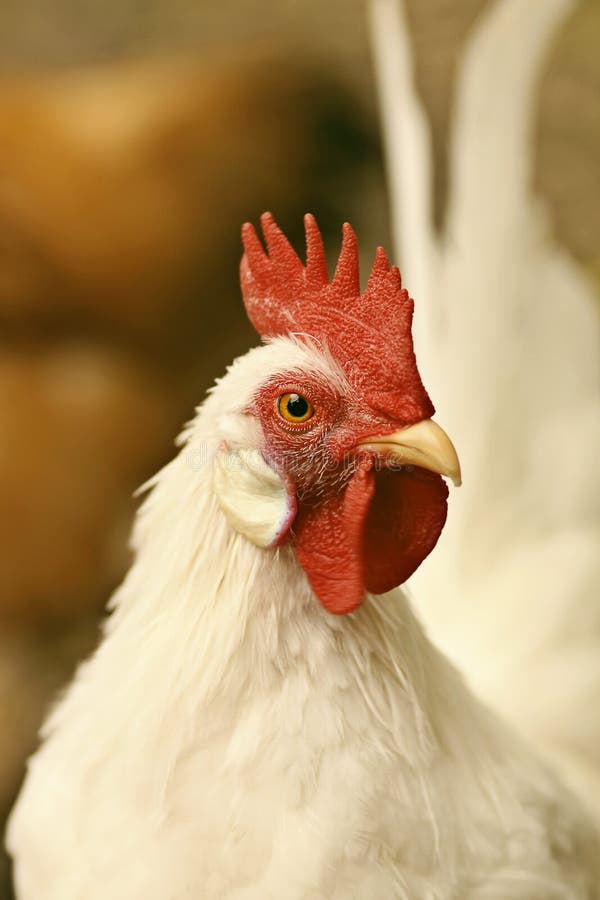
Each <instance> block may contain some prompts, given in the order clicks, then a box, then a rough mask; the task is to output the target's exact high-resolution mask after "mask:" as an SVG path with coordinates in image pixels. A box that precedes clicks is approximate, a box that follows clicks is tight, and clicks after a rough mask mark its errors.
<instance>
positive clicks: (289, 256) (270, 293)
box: [241, 213, 434, 424]
mask: <svg viewBox="0 0 600 900" xmlns="http://www.w3.org/2000/svg"><path fill="white" fill-rule="evenodd" d="M261 225H262V230H263V234H264V238H265V242H266V245H267V251H268V254H267V253H265V251H264V249H263V246H262V244H261V242H260V240H259V238H258V236H257V234H256V231H255V230H254V227H253V226H252V225H250V224H249V223H246V224H245V225H244V227H243V228H242V241H243V244H244V250H245V253H244V256H243V257H242V262H241V284H242V294H243V297H244V303H245V306H246V311H247V313H248V316H249V318H250V321H251V322H252V324H253V325H254V327H255V328H256V330H257V331H258V333H259V334H260V335H261V337H263V338H269V337H278V336H281V335H290V334H301V335H305V336H309V337H312V338H313V339H314V340H316V341H317V342H318V343H320V344H322V345H324V346H326V347H327V349H328V350H329V352H330V353H331V354H332V355H333V356H334V358H335V359H336V360H337V362H338V363H339V364H340V365H341V366H342V368H343V370H344V372H345V373H346V376H347V378H348V379H349V381H350V382H351V383H352V384H353V385H354V386H355V387H356V389H357V390H359V391H360V393H361V395H362V396H363V397H364V398H365V400H366V401H367V402H368V404H369V405H370V406H371V407H372V408H373V409H375V410H378V411H380V412H383V413H385V414H386V415H389V416H391V417H392V418H393V419H397V420H399V421H401V422H406V423H407V424H408V423H411V422H416V421H420V420H421V419H424V418H429V417H430V416H431V415H433V411H434V410H433V406H432V404H431V401H430V399H429V397H428V396H427V393H426V391H425V389H424V387H423V384H422V382H421V378H420V375H419V372H418V370H417V364H416V360H415V355H414V350H413V342H412V334H411V324H412V315H413V301H412V300H411V299H410V297H409V296H408V293H407V291H405V290H404V289H403V288H402V284H401V281H400V272H399V271H398V268H397V267H396V266H391V267H390V264H389V262H388V259H387V256H386V255H385V252H384V250H383V249H382V248H381V247H379V248H378V249H377V253H376V254H375V262H374V263H373V268H372V271H371V274H370V276H369V280H368V282H367V286H366V288H365V290H364V292H363V293H361V291H360V278H359V267H358V242H357V240H356V235H355V234H354V231H353V230H352V228H351V226H350V225H348V224H347V223H346V224H345V225H344V230H343V241H342V248H341V251H340V255H339V259H338V263H337V266H336V270H335V275H334V276H333V278H332V279H331V281H330V280H329V276H328V274H327V266H326V263H325V252H324V250H323V240H322V238H321V233H320V231H319V227H318V225H317V223H316V221H315V218H314V216H312V215H306V216H305V217H304V227H305V231H306V265H305V266H304V265H303V264H302V262H301V260H300V259H299V257H298V255H297V253H296V251H295V250H294V249H293V247H292V246H291V244H290V243H289V241H288V239H287V238H286V237H285V235H284V234H283V232H282V231H281V230H280V229H279V227H278V226H277V224H276V222H275V220H274V219H273V216H272V215H271V214H270V213H264V214H263V215H262V216H261Z"/></svg>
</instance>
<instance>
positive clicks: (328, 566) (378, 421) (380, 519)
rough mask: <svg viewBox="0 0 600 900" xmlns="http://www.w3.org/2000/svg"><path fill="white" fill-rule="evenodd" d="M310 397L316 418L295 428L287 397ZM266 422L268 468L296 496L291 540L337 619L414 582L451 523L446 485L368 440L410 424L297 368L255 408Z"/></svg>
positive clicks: (264, 392)
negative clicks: (282, 403) (369, 447)
mask: <svg viewBox="0 0 600 900" xmlns="http://www.w3.org/2000/svg"><path fill="white" fill-rule="evenodd" d="M286 393H297V394H301V395H302V396H304V397H306V398H307V399H308V400H310V402H311V403H312V405H313V407H314V413H313V415H312V417H311V418H309V419H308V420H307V421H305V422H303V423H299V424H296V423H290V422H287V421H286V420H285V419H283V417H282V416H281V414H280V412H279V410H278V400H279V398H280V397H281V396H282V395H283V394H286ZM248 412H249V413H252V414H254V415H256V416H257V417H258V419H259V421H260V423H261V426H262V430H263V434H264V440H265V446H264V454H265V457H266V459H267V462H268V463H269V464H270V465H271V466H272V467H273V468H274V469H275V470H276V471H277V472H278V473H279V474H280V475H281V477H282V479H283V480H284V482H285V484H286V485H287V488H288V490H289V491H290V493H293V495H294V500H295V504H296V506H297V515H296V518H295V520H294V521H293V523H292V524H291V530H290V532H289V533H288V534H287V535H286V534H283V535H282V537H281V541H280V542H282V541H283V540H285V539H286V537H290V538H291V539H292V540H293V541H294V546H295V549H296V553H297V556H298V560H299V562H300V564H301V566H302V567H303V569H304V571H305V573H306V575H307V577H308V580H309V582H310V585H311V587H312V589H313V591H314V592H315V594H316V595H317V597H318V598H319V600H320V601H321V603H322V604H323V606H324V607H325V608H326V609H327V610H329V612H332V613H336V614H343V613H347V612H351V611H352V610H354V609H356V608H357V607H358V606H360V604H361V603H362V601H363V600H364V597H365V594H366V592H367V591H371V592H373V593H384V592H385V591H388V590H391V588H393V587H396V586H397V585H398V584H401V583H402V582H404V581H406V579H407V578H409V577H410V575H411V574H412V573H413V572H414V570H415V569H416V568H417V567H418V566H419V565H420V563H421V562H422V561H423V559H424V558H425V557H426V556H427V555H428V554H429V553H430V551H431V550H432V549H433V547H434V546H435V544H436V542H437V540H438V537H439V535H440V532H441V530H442V528H443V525H444V522H445V519H446V498H447V495H448V490H447V487H446V485H445V483H444V481H443V479H442V478H441V477H440V476H438V475H435V474H432V473H431V472H427V471H425V470H423V469H418V468H411V467H408V468H407V467H400V466H398V464H397V462H395V461H390V460H389V459H386V458H385V457H383V456H378V455H376V454H374V453H373V452H371V451H368V452H366V451H361V450H358V449H357V444H358V443H359V441H361V440H364V439H365V438H368V437H370V436H373V435H376V434H377V435H383V434H386V433H391V432H393V431H396V430H397V429H398V428H401V427H403V426H405V425H408V424H411V422H409V421H399V420H398V419H392V418H390V417H389V416H386V415H384V414H382V413H380V412H379V413H378V412H375V411H374V410H372V409H369V407H368V406H367V405H366V404H365V402H364V401H362V400H361V398H360V396H358V395H357V394H353V393H352V389H350V388H349V389H348V391H347V392H344V393H341V392H340V390H339V389H338V388H337V387H336V386H334V385H332V384H330V383H329V382H328V381H327V380H326V378H325V377H324V376H323V377H320V376H318V375H317V374H312V375H310V376H308V375H306V374H302V373H299V372H297V371H290V372H289V373H285V374H282V375H281V376H278V377H277V378H276V379H273V380H271V381H270V382H268V383H267V384H266V385H264V386H263V387H262V388H261V389H260V391H259V392H258V393H257V395H256V397H255V399H254V402H253V403H252V404H251V407H250V408H249V409H248Z"/></svg>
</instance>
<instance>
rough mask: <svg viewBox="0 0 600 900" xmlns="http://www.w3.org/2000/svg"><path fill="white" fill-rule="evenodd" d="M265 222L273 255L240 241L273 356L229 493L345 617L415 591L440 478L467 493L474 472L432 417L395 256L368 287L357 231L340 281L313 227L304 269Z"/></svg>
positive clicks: (247, 236)
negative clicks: (391, 595) (366, 604)
mask: <svg viewBox="0 0 600 900" xmlns="http://www.w3.org/2000/svg"><path fill="white" fill-rule="evenodd" d="M261 221H262V228H263V234H264V238H265V242H266V247H267V250H266V251H265V250H264V249H263V246H262V244H261V242H260V240H259V238H258V236H257V234H256V232H255V230H254V228H253V227H252V225H250V224H246V225H245V226H244V228H243V231H242V238H243V243H244V249H245V253H244V256H243V258H242V263H241V283H242V292H243V296H244V302H245V305H246V310H247V312H248V315H249V317H250V320H251V322H252V323H253V325H254V326H255V328H256V329H257V331H258V333H259V334H260V335H261V337H262V338H263V339H264V340H265V341H266V346H264V347H262V348H259V349H258V350H255V351H252V352H253V353H254V354H260V353H262V354H263V357H262V359H260V360H257V359H256V357H254V362H253V366H252V373H253V376H252V377H253V378H254V380H255V381H257V382H258V383H255V384H253V385H251V386H248V384H247V381H248V379H247V377H246V380H245V382H244V390H243V391H242V394H243V398H244V399H243V402H241V403H240V405H239V410H238V413H237V416H238V419H243V420H245V426H246V427H245V428H243V429H241V431H240V432H239V434H243V435H244V436H245V437H244V438H240V436H239V434H238V436H237V437H235V436H234V437H229V439H228V438H227V437H226V436H225V437H224V440H223V442H222V444H221V449H220V453H219V454H218V459H217V465H216V467H215V477H214V486H215V493H216V495H217V498H218V500H219V502H220V504H221V507H222V509H223V510H224V511H225V513H226V515H227V517H228V519H229V522H230V524H231V525H232V526H233V527H234V528H236V529H237V530H238V531H240V532H242V533H243V534H245V535H246V537H248V538H249V539H250V540H253V541H254V543H256V544H258V545H260V546H264V547H276V546H279V545H280V544H282V543H284V542H286V541H292V542H293V545H294V548H295V551H296V554H297V557H298V561H299V563H300V565H301V566H302V568H303V569H304V571H305V573H306V576H307V578H308V580H309V582H310V585H311V587H312V589H313V591H314V593H315V594H316V596H317V597H318V599H319V600H320V601H321V603H322V604H323V606H324V607H325V608H326V609H327V610H329V611H330V612H332V613H337V614H342V613H347V612H351V611H352V610H354V609H356V607H358V606H359V605H360V603H361V602H362V601H363V599H364V597H365V594H366V592H368V591H371V592H373V593H384V592H385V591H388V590H390V589H391V588H393V587H395V586H397V585H399V584H401V583H402V582H404V581H405V580H406V579H407V578H409V576H410V575H411V574H412V573H413V572H414V570H415V569H416V568H417V567H418V566H419V565H420V563H421V562H422V561H423V559H424V558H425V557H426V556H427V555H428V554H429V553H430V551H431V550H432V549H433V547H434V546H435V544H436V542H437V540H438V537H439V535H440V532H441V530H442V528H443V525H444V522H445V518H446V503H447V495H448V490H447V487H446V484H445V482H444V480H443V478H442V476H447V477H450V478H451V479H452V480H453V481H454V482H455V483H456V484H459V483H460V467H459V463H458V458H457V455H456V452H455V450H454V447H453V446H452V443H451V442H450V440H449V438H448V437H447V435H446V434H445V432H444V431H443V430H442V429H441V428H440V427H439V426H438V425H437V424H436V423H435V422H433V421H432V418H431V417H432V415H433V412H434V409H433V405H432V403H431V401H430V399H429V397H428V395H427V392H426V391H425V388H424V387H423V384H422V382H421V378H420V376H419V372H418V369H417V365H416V360H415V355H414V350H413V342H412V335H411V323H412V315H413V301H412V300H411V299H410V298H409V296H408V293H407V292H406V290H404V289H403V288H402V285H401V281H400V273H399V271H398V269H397V268H396V267H395V266H390V264H389V262H388V260H387V257H386V255H385V252H384V251H383V249H382V248H379V249H378V250H377V253H376V257H375V263H374V265H373V269H372V272H371V275H370V277H369V280H368V283H367V286H366V288H365V290H364V292H361V290H360V283H359V268H358V246H357V240H356V236H355V234H354V232H353V230H352V228H351V227H350V225H347V224H346V225H344V236H343V243H342V249H341V252H340V256H339V261H338V264H337V267H336V271H335V274H334V277H333V278H332V279H331V280H330V279H329V276H328V273H327V267H326V262H325V255H324V250H323V243H322V239H321V235H320V232H319V229H318V226H317V224H316V222H315V219H314V218H313V217H312V216H310V215H307V216H306V217H305V229H306V246H307V259H306V265H304V264H303V263H302V262H301V260H300V259H299V257H298V255H297V254H296V252H295V251H294V249H293V248H292V246H291V245H290V243H289V242H288V240H287V238H286V237H285V236H284V234H283V233H282V232H281V231H280V229H279V228H278V227H277V225H276V223H275V221H274V219H273V217H272V216H271V215H270V214H269V213H265V214H264V215H263V217H262V220H261ZM242 369H243V367H242ZM257 371H259V372H260V377H258V378H257V377H256V372H257ZM240 374H241V375H243V374H244V372H243V371H242V370H240V371H239V372H238V373H237V380H238V383H239V384H240V385H241V383H242V380H241V378H240ZM246 375H247V373H246Z"/></svg>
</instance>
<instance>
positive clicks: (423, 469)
mask: <svg viewBox="0 0 600 900" xmlns="http://www.w3.org/2000/svg"><path fill="white" fill-rule="evenodd" d="M306 231H307V263H306V267H305V266H303V265H302V263H301V262H300V260H299V259H298V257H297V256H296V254H295V253H294V251H293V250H292V248H291V247H290V245H289V244H288V243H287V241H286V239H285V238H284V236H283V235H282V233H281V232H280V231H279V229H278V228H277V226H276V225H275V223H274V221H273V219H272V218H271V217H270V216H268V215H266V216H264V217H263V232H264V235H265V239H266V243H267V253H265V252H264V250H263V248H262V246H261V244H260V242H259V240H258V238H257V236H256V234H255V233H254V231H253V229H252V228H251V227H250V226H247V227H246V228H245V231H244V243H245V249H246V253H245V256H244V260H243V265H242V288H243V292H244V298H245V302H246V308H247V310H248V313H249V315H250V318H251V319H252V321H253V323H254V324H255V326H256V327H257V330H258V331H259V332H260V334H261V335H262V336H263V337H264V338H266V339H267V340H266V343H265V344H264V345H263V346H260V347H258V348H256V349H254V350H252V351H250V352H249V353H248V354H247V355H246V356H244V357H242V358H241V359H239V360H237V361H236V362H235V363H234V364H233V366H232V367H231V368H230V369H229V370H228V372H227V374H226V375H225V376H224V377H223V378H222V379H221V380H220V381H219V382H218V383H217V385H216V386H215V388H214V389H213V391H212V393H211V395H210V397H209V399H208V400H207V401H206V402H205V404H204V405H203V406H202V407H201V409H200V410H199V412H198V415H197V418H196V419H195V421H194V422H193V423H192V424H191V425H190V426H189V427H188V429H187V430H186V432H185V433H184V435H183V438H182V443H183V448H182V451H181V453H180V454H179V456H178V457H177V458H176V459H175V460H174V461H173V462H172V463H171V464H170V465H169V466H167V467H166V468H165V469H164V470H163V471H162V472H161V473H160V474H159V475H158V476H157V477H156V479H155V480H154V482H153V484H152V492H151V494H150V496H149V497H148V498H147V500H146V502H145V503H144V505H143V507H142V509H141V511H140V514H139V518H138V522H137V525H136V530H135V536H134V543H135V550H136V558H135V562H134V564H133V566H132V568H131V571H130V572H129V574H128V576H127V578H126V579H125V582H124V583H123V585H122V587H121V588H120V589H119V591H118V592H117V594H116V596H115V598H114V599H113V602H112V610H113V611H112V614H111V616H110V618H109V619H108V622H107V625H106V629H105V634H104V638H103V640H102V642H101V644H100V647H99V649H98V650H97V652H96V653H95V654H94V656H93V657H92V658H91V659H90V660H89V661H88V662H86V663H85V664H83V665H82V666H81V667H80V669H79V671H78V673H77V676H76V678H75V680H74V682H73V684H72V685H71V687H70V688H69V690H68V691H67V693H66V695H65V697H64V698H63V699H62V700H61V701H60V703H59V704H58V706H57V708H56V709H55V711H54V712H53V714H52V716H51V717H50V719H49V721H48V722H47V724H46V726H45V728H44V732H43V735H44V743H43V745H42V747H41V749H40V750H39V751H38V753H37V754H36V755H35V756H34V757H33V759H32V760H31V761H30V764H29V772H28V775H27V779H26V782H25V785H24V788H23V791H22V794H21V797H20V799H19V801H18V803H17V806H16V808H15V810H14V812H13V815H12V818H11V822H10V826H9V835H8V845H9V849H10V851H11V853H12V854H13V857H14V860H15V882H16V889H17V896H18V898H19V900H100V898H102V900H107V898H110V900H138V898H143V900H185V898H191V900H263V898H273V900H484V898H485V900H593V898H597V897H599V896H600V894H599V888H598V885H599V884H600V838H599V836H598V833H597V831H596V827H595V825H594V824H593V823H592V821H591V820H590V818H589V817H588V814H587V813H586V812H585V811H584V809H583V808H582V806H581V805H580V803H579V801H578V800H577V799H576V798H575V796H574V795H572V794H571V793H570V792H569V791H568V790H567V789H566V788H563V787H562V786H561V785H560V783H559V781H558V780H557V779H556V778H555V776H554V775H553V774H552V773H551V772H550V771H549V770H547V769H546V767H545V765H544V764H542V763H541V762H540V761H538V759H537V758H536V757H535V755H534V754H533V753H532V751H530V750H529V749H528V748H527V746H526V745H525V744H524V743H522V742H521V739H520V738H518V737H517V736H516V734H515V733H513V731H511V730H510V728H508V727H507V726H505V725H504V724H502V723H501V721H500V720H499V719H497V718H496V717H495V715H494V714H493V713H492V712H490V711H488V709H487V708H486V707H484V706H483V705H481V704H480V702H479V701H478V700H476V699H475V698H474V696H473V695H472V694H471V692H470V691H469V689H468V688H467V687H466V686H465V685H464V683H463V681H462V679H461V677H460V676H459V675H458V674H457V672H456V670H455V669H454V668H453V667H452V665H451V664H450V663H449V662H448V661H447V659H446V658H445V657H444V656H443V655H441V654H440V653H439V651H438V650H436V649H435V647H434V646H433V645H432V644H431V643H430V641H429V640H428V638H427V637H426V635H425V633H424V631H423V628H422V627H421V625H420V623H419V621H418V620H417V618H416V617H415V615H414V613H413V612H412V609H411V605H410V603H409V600H408V598H407V596H406V594H405V593H404V592H403V591H402V590H400V589H398V588H395V587H394V586H395V585H398V584H400V583H402V582H403V581H405V580H406V579H407V578H408V577H409V576H410V575H411V574H412V572H413V571H414V570H415V568H416V567H417V566H418V565H419V564H420V562H421V561H422V560H423V559H424V558H425V557H426V556H427V555H428V553H429V552H430V551H431V550H432V548H433V546H434V545H435V543H436V541H437V539H438V536H439V534H440V531H441V529H442V527H443V524H444V520H445V514H446V495H447V489H446V487H445V483H444V481H443V478H442V476H447V477H449V478H451V479H453V480H454V481H456V482H459V481H460V469H459V466H458V460H457V457H456V453H455V451H454V448H453V446H452V444H451V443H450V440H449V439H448V438H447V436H446V435H445V433H444V432H443V431H442V430H441V428H439V426H437V425H435V424H434V423H433V422H432V420H431V415H432V413H433V407H432V405H431V402H430V400H429V397H428V395H427V393H426V392H425V390H424V388H423V385H422V383H421V380H420V377H419V373H418V371H417V368H416V364H415V358H414V354H413V349H412V339H411V331H410V327H411V318H412V302H411V301H410V300H409V298H408V295H407V293H406V292H405V291H404V290H402V289H401V287H400V279H399V274H398V271H397V269H395V268H390V267H389V264H388V262H387V259H386V257H385V254H384V253H383V251H381V250H380V251H378V253H377V256H376V260H375V264H374V267H373V271H372V273H371V276H370V278H369V282H368V284H367V287H366V289H365V291H364V292H363V293H362V294H361V292H360V287H359V281H358V254H357V246H356V241H355V238H354V235H353V232H352V230H351V229H350V228H349V226H346V228H345V232H344V242H343V246H342V252H341V254H340V260H339V263H338V266H337V269H336V273H335V275H334V277H333V279H332V280H331V281H330V280H329V278H328V275H327V272H326V268H325V261H324V255H323V248H322V245H321V241H320V235H319V233H318V229H317V227H316V224H315V222H314V220H313V219H312V217H307V219H306ZM417 249H418V248H417ZM419 252H420V251H419ZM421 287H423V289H425V287H426V286H425V285H421ZM417 319H418V316H417ZM475 328H476V324H475V323H472V324H471V333H473V331H474V330H475ZM487 333H488V332H487V331H486V334H487ZM432 368H433V366H432ZM435 374H436V373H435V372H433V374H432V377H433V378H435ZM446 377H447V378H450V373H448V374H447V376H446ZM461 384H462V382H461ZM479 412H480V410H478V409H475V410H473V415H476V414H478V413H479ZM487 412H488V410H487V408H484V409H483V410H481V414H482V415H483V414H484V413H487ZM461 440H462V442H463V443H465V442H466V443H467V446H468V440H469V435H464V434H463V435H462V438H461ZM469 452H471V451H467V453H466V455H467V456H468V455H469ZM491 468H492V474H493V467H491ZM451 518H452V516H451ZM439 549H440V550H441V555H442V556H443V557H444V558H446V557H447V555H448V552H447V550H445V548H444V547H443V546H441V547H440V548H439ZM436 552H437V551H436ZM434 556H435V553H434ZM432 571H433V570H432ZM428 577H429V578H431V580H432V582H435V575H434V574H429V576H428ZM453 577H454V574H453V572H452V571H451V570H449V575H448V579H449V583H450V579H451V578H453ZM435 590H437V591H438V594H439V598H440V604H442V602H444V601H447V602H448V603H449V604H455V606H456V608H457V610H458V609H460V606H459V603H460V601H459V599H458V598H455V597H453V596H451V595H449V594H448V589H447V588H446V586H445V585H436V587H435ZM486 602H488V601H486ZM490 602H491V601H490ZM435 608H436V606H435V603H434V602H433V601H430V617H431V619H432V620H434V618H435V615H434V612H433V611H434V610H435ZM452 608H453V607H451V609H452ZM450 615H452V611H451V612H450Z"/></svg>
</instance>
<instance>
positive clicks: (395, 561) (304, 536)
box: [294, 457, 448, 615]
mask: <svg viewBox="0 0 600 900" xmlns="http://www.w3.org/2000/svg"><path fill="white" fill-rule="evenodd" d="M373 467H374V459H372V458H369V457H364V458H363V459H361V460H360V463H359V466H358V468H357V470H356V472H355V473H354V474H353V475H352V478H351V479H350V481H349V482H348V485H347V487H346V489H345V491H340V490H339V489H337V490H336V489H334V490H332V492H331V494H330V496H328V497H325V498H320V499H319V501H318V502H314V503H311V502H310V501H307V502H305V503H301V504H300V508H299V511H298V516H297V518H296V521H295V523H294V534H295V544H296V553H297V556H298V561H299V562H300V565H301V566H302V568H303V569H304V571H305V573H306V576H307V578H308V581H309V583H310V585H311V587H312V589H313V591H314V592H315V594H316V595H317V597H318V598H319V600H320V602H321V603H322V604H323V606H324V607H325V609H327V610H328V611H329V612H331V613H334V614H336V615H342V614H344V613H348V612H352V611H353V610H354V609H356V608H357V607H358V606H360V604H361V603H362V601H363V600H364V598H365V594H366V593H367V592H368V591H370V592H372V593H376V594H382V593H385V592H386V591H389V590H391V589H392V588H394V587H396V586H397V585H399V584H402V583H403V582H404V581H406V580H407V578H409V577H410V576H411V575H412V573H413V572H414V571H415V569H416V568H417V567H418V566H419V565H420V563H421V562H422V561H423V560H424V559H425V557H426V556H427V555H428V554H429V553H430V552H431V550H432V549H433V547H434V546H435V544H436V543H437V540H438V538H439V535H440V532H441V530H442V528H443V526H444V522H445V520H446V498H447V496H448V488H447V486H446V484H445V482H444V481H443V479H442V478H440V476H438V475H433V474H431V473H430V472H424V471H423V470H420V469H415V470H414V471H412V472H405V471H403V472H394V471H392V470H383V471H381V472H377V473H376V472H374V471H373Z"/></svg>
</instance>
